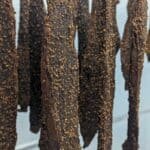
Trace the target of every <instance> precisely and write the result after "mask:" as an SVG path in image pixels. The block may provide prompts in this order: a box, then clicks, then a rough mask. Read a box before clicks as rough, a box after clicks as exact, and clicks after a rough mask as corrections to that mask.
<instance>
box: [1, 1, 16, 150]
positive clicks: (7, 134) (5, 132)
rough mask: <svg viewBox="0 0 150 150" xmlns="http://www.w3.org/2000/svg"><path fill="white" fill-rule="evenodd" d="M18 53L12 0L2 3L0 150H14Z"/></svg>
mask: <svg viewBox="0 0 150 150" xmlns="http://www.w3.org/2000/svg"><path fill="white" fill-rule="evenodd" d="M17 58H18V57H17V51H16V48H15V18H14V9H13V7H12V1H11V0H4V1H2V0H1V1H0V149H1V150H14V149H15V145H16V115H17V91H18V89H17V85H18V82H17V78H18V77H17V63H18V62H17V60H18V59H17Z"/></svg>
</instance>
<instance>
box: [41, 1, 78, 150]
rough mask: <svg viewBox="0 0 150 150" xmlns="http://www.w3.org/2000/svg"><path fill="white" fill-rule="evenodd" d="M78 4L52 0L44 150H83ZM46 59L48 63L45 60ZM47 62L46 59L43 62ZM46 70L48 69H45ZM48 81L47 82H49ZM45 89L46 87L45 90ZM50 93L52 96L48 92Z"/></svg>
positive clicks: (45, 52)
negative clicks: (81, 139) (79, 121)
mask: <svg viewBox="0 0 150 150" xmlns="http://www.w3.org/2000/svg"><path fill="white" fill-rule="evenodd" d="M75 10H76V9H75V3H74V1H73V0H61V1H60V0H53V1H51V0H49V1H48V16H49V17H50V18H48V20H49V21H48V22H47V25H46V30H47V31H48V32H47V34H45V36H46V37H45V38H44V45H45V46H44V50H43V54H42V57H46V58H45V59H46V61H45V62H42V63H43V64H46V68H45V71H44V70H43V69H42V70H43V72H46V75H45V77H44V75H43V74H42V77H43V79H42V91H44V92H43V93H45V94H44V95H45V96H43V100H42V101H43V102H42V104H43V105H44V106H43V109H45V110H43V118H44V119H43V122H42V129H41V139H40V149H41V150H50V149H52V150H79V149H80V146H79V135H78V89H79V85H78V82H79V81H78V77H79V73H78V61H77V59H78V58H77V54H76V51H75V49H74V36H75V25H74V24H75V23H74V20H75V15H74V14H75V12H76V11H75ZM45 59H44V60H45ZM42 60H43V58H42ZM42 66H45V65H42ZM45 80H46V81H45ZM44 87H46V88H45V89H44ZM46 90H48V92H47V91H46Z"/></svg>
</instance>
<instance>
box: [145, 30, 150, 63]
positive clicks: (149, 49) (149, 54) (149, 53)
mask: <svg viewBox="0 0 150 150" xmlns="http://www.w3.org/2000/svg"><path fill="white" fill-rule="evenodd" d="M146 44H147V46H146V54H147V59H148V61H149V62H150V29H149V32H148V36H147V43H146Z"/></svg>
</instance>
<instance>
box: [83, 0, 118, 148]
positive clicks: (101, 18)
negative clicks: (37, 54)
mask: <svg viewBox="0 0 150 150" xmlns="http://www.w3.org/2000/svg"><path fill="white" fill-rule="evenodd" d="M117 2H118V1H107V0H103V1H98V0H94V1H93V8H92V14H91V19H90V26H89V27H91V28H89V32H88V34H89V35H88V37H89V39H88V46H87V48H86V51H85V53H84V55H83V58H82V63H81V65H82V67H81V69H80V70H81V74H82V75H81V76H80V80H81V81H82V89H84V90H80V101H81V100H82V101H81V102H82V105H81V106H80V115H81V114H82V115H81V116H80V125H81V134H82V136H83V140H84V147H87V146H88V145H89V144H90V142H91V140H92V139H93V137H94V135H95V134H96V133H97V132H98V133H99V136H98V143H99V144H98V149H99V150H109V149H111V144H112V109H113V98H114V87H115V85H114V73H115V54H116V51H117V49H118V48H119V42H118V41H119V34H118V30H117V25H116V18H115V17H114V16H116V14H115V13H116V4H117ZM90 37H92V38H90ZM81 119H82V120H81ZM81 123H82V124H81Z"/></svg>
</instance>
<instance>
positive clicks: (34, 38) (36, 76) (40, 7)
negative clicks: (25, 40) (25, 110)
mask: <svg viewBox="0 0 150 150" xmlns="http://www.w3.org/2000/svg"><path fill="white" fill-rule="evenodd" d="M45 15H46V13H45V9H44V3H43V0H30V10H29V48H30V130H31V131H32V132H35V133H36V132H38V131H39V128H40V118H41V51H42V47H43V32H44V17H45Z"/></svg>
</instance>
